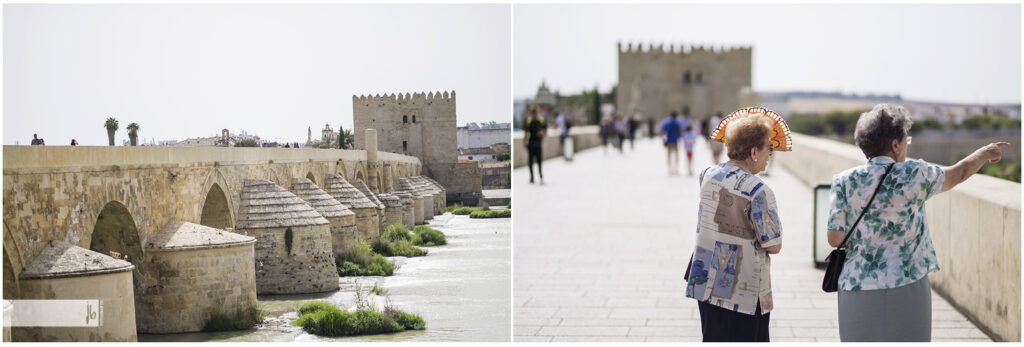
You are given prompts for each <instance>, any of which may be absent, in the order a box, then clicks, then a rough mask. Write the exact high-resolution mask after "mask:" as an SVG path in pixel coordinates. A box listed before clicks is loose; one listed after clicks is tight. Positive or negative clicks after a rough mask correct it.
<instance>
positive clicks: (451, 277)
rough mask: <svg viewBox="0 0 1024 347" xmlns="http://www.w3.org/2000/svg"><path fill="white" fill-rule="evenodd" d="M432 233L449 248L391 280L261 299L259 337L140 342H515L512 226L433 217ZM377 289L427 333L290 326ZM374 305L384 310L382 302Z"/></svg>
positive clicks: (350, 281)
mask: <svg viewBox="0 0 1024 347" xmlns="http://www.w3.org/2000/svg"><path fill="white" fill-rule="evenodd" d="M429 224H430V227H432V228H434V229H437V230H440V231H441V232H444V233H445V235H446V237H447V240H448V245H445V246H439V247H427V248H426V249H428V250H429V252H430V253H429V254H427V255H426V256H424V257H416V258H403V257H396V258H392V261H394V262H395V265H396V266H397V267H398V268H397V270H395V274H394V275H393V276H388V277H377V276H370V277H342V278H341V289H340V290H338V291H335V292H328V293H319V294H301V295H267V296H260V297H259V302H260V304H261V305H263V308H264V309H265V310H266V311H267V312H268V315H267V319H266V320H265V321H264V324H262V325H260V326H259V327H258V328H257V329H254V330H248V331H240V332H220V333H186V334H168V335H150V334H139V341H144V342H186V341H231V342H245V341H248V342H264V341H267V342H270V341H276V342H285V341H323V342H341V341H346V342H347V341H389V342H400V341H494V342H508V341H511V312H510V310H511V307H512V301H511V295H512V292H511V282H512V281H511V274H512V271H511V259H512V258H511V234H512V220H511V218H496V219H470V218H469V216H454V215H452V214H450V213H445V214H444V215H441V216H434V219H433V220H431V221H430V223H429ZM374 283H379V286H380V287H383V288H384V289H385V290H386V291H387V296H388V297H389V298H390V300H391V304H392V305H393V306H394V307H395V308H396V309H399V310H402V311H405V312H409V313H415V314H419V315H420V316H422V317H423V319H424V320H425V321H426V323H427V328H426V330H419V331H405V332H400V333H394V334H383V335H367V336H353V337H320V336H316V335H312V334H308V333H306V332H304V331H303V330H302V328H301V327H293V326H291V325H290V324H288V323H289V322H291V321H293V320H295V319H296V318H298V315H297V313H296V307H298V305H299V304H300V303H302V302H305V301H308V300H321V301H326V302H329V303H331V304H333V305H335V306H338V307H341V308H343V309H344V308H351V307H354V306H355V304H356V294H355V292H356V287H357V286H358V287H360V288H362V290H363V291H364V292H366V291H368V290H369V289H370V288H371V287H373V286H374ZM370 300H371V301H374V302H377V303H378V304H379V303H382V302H383V300H382V297H380V296H376V295H371V296H370Z"/></svg>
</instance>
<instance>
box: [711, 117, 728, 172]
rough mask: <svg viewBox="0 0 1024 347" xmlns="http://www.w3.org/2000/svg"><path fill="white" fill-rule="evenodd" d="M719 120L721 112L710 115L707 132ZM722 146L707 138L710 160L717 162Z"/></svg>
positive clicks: (720, 155) (715, 125)
mask: <svg viewBox="0 0 1024 347" xmlns="http://www.w3.org/2000/svg"><path fill="white" fill-rule="evenodd" d="M721 122H722V113H718V114H717V115H715V116H712V117H711V118H710V119H708V127H707V129H708V132H710V131H711V130H714V129H715V128H716V127H718V125H719V124H721ZM722 146H723V145H722V143H721V142H718V141H713V140H708V147H710V148H711V160H712V161H713V162H714V163H715V165H718V162H719V161H720V160H721V158H722V150H723V149H724V148H722Z"/></svg>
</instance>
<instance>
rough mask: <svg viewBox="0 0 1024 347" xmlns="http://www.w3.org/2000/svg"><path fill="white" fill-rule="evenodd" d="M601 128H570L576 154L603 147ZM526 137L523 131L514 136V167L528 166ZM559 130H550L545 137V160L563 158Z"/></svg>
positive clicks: (542, 150)
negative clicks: (524, 141)
mask: <svg viewBox="0 0 1024 347" xmlns="http://www.w3.org/2000/svg"><path fill="white" fill-rule="evenodd" d="M599 130H600V127H598V126H596V125H581V126H575V127H571V128H569V136H572V139H573V145H574V146H575V150H576V152H580V151H583V150H585V149H590V148H594V147H597V146H600V145H601V136H600V135H599V134H600V133H599ZM525 136H526V135H525V134H524V133H523V132H522V131H517V132H515V133H513V134H512V164H513V166H514V167H521V166H525V165H526V164H527V159H528V157H527V153H526V145H525V144H523V138H524V137H525ZM559 140H560V138H559V136H558V129H556V128H549V129H548V135H547V136H545V137H544V147H543V149H541V154H542V155H543V156H544V160H548V159H551V158H554V157H559V156H562V144H561V143H559Z"/></svg>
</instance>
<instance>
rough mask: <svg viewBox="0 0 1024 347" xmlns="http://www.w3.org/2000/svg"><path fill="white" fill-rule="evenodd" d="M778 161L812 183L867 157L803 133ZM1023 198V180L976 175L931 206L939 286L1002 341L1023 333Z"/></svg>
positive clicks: (935, 282)
mask: <svg viewBox="0 0 1024 347" xmlns="http://www.w3.org/2000/svg"><path fill="white" fill-rule="evenodd" d="M910 150H911V152H910V153H909V157H910V158H913V157H914V153H913V147H911V149H910ZM774 160H775V161H776V162H777V163H778V164H780V165H782V166H783V167H785V168H786V169H787V170H789V172H791V173H793V174H794V175H796V176H797V177H799V178H800V179H801V180H803V181H804V183H807V184H808V185H813V184H816V183H818V182H829V181H831V180H832V176H833V175H835V174H836V173H839V172H841V171H843V170H846V169H849V168H851V167H855V166H859V165H863V164H864V163H865V162H866V161H867V159H865V157H864V154H863V153H862V152H861V151H860V149H858V148H857V147H856V146H853V145H850V144H844V143H840V142H836V141H831V140H827V139H820V138H815V137H811V136H806V135H801V134H793V151H792V152H788V153H786V152H776V153H775V155H774ZM1020 199H1021V185H1020V183H1016V182H1011V181H1007V180H1002V179H998V178H993V177H990V176H985V175H974V176H971V177H970V178H969V179H968V180H967V181H966V182H964V183H961V184H960V185H958V186H956V187H955V188H953V189H952V190H950V191H948V192H945V193H941V194H938V195H936V196H935V197H932V198H931V199H929V200H928V201H927V202H926V203H925V214H926V215H927V221H928V222H927V223H928V228H929V231H930V233H931V237H932V242H933V243H934V245H935V254H936V256H937V257H938V260H939V268H940V270H939V271H938V272H936V273H932V274H931V275H930V276H929V277H928V278H929V280H930V281H931V285H932V288H933V289H935V291H936V292H938V293H939V294H940V295H942V296H943V297H945V298H946V299H947V300H948V301H949V302H950V304H952V305H953V306H954V307H956V308H957V309H958V310H959V311H960V312H962V313H964V315H966V316H967V317H968V318H969V319H970V320H971V321H972V322H974V323H975V324H976V325H978V326H979V327H980V328H982V329H983V330H985V331H986V332H987V333H989V334H990V335H992V337H993V338H995V339H996V340H999V341H1020V338H1021V334H1020V332H1021V330H1020V327H1021V306H1020V305H1021V287H1020V286H1021V277H1020V272H1021V271H1020V270H1021V262H1020V254H1021V248H1020V246H1021V243H1020V241H1021V238H1020V234H1021V225H1020V206H1021V203H1020ZM808 211H810V210H808ZM807 228H808V229H809V228H810V226H807Z"/></svg>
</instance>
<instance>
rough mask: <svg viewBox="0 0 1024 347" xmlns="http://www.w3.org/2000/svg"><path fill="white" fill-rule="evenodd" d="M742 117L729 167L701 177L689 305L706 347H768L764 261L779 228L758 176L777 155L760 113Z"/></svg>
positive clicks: (731, 136)
mask: <svg viewBox="0 0 1024 347" xmlns="http://www.w3.org/2000/svg"><path fill="white" fill-rule="evenodd" d="M745 110H746V109H745ZM760 110H765V109H760ZM742 111H744V110H740V111H737V112H742ZM765 111H766V110H765ZM768 112H770V111H768ZM743 115H744V116H742V117H736V118H731V119H732V121H731V122H730V124H728V128H726V132H725V137H724V140H725V141H726V142H727V143H726V144H727V147H728V148H729V153H728V155H729V161H728V162H725V163H722V164H717V165H713V166H710V167H708V168H706V169H704V171H703V172H701V174H700V191H701V192H700V197H701V198H700V213H699V215H698V219H697V220H698V222H697V241H696V248H695V250H694V252H693V256H692V258H691V261H690V262H691V265H690V267H689V268H688V269H687V271H686V272H687V277H686V278H687V285H686V297H688V298H693V299H696V300H697V301H698V303H697V307H698V309H699V310H700V324H701V332H702V334H703V337H704V342H768V341H769V332H768V321H769V317H770V312H771V311H772V309H773V303H772V288H771V283H772V282H771V258H770V257H769V254H777V253H779V251H780V250H781V249H782V224H781V222H780V221H779V213H778V207H777V205H776V203H775V194H774V193H773V192H772V190H771V188H769V187H768V186H767V185H766V184H765V183H764V182H763V181H761V179H760V178H758V177H757V173H758V172H761V171H762V170H764V167H765V163H767V162H768V159H769V158H770V157H771V156H772V153H773V151H774V148H773V142H772V141H771V140H770V136H771V133H772V120H771V119H770V118H769V117H767V116H765V115H764V114H762V113H744V114H743ZM779 120H780V121H781V118H779Z"/></svg>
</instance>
